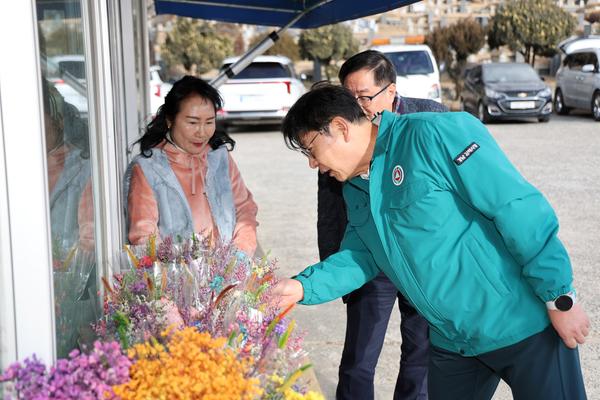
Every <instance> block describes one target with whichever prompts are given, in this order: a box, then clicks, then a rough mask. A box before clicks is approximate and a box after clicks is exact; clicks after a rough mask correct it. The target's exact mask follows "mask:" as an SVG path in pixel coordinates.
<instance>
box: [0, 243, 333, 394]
mask: <svg viewBox="0 0 600 400" xmlns="http://www.w3.org/2000/svg"><path fill="white" fill-rule="evenodd" d="M122 260H123V263H122V264H123V268H122V272H121V273H119V274H116V275H114V276H113V277H112V279H110V280H107V279H103V284H104V316H103V318H102V319H101V320H100V321H98V322H97V323H96V324H94V329H95V331H96V333H97V335H98V337H99V338H100V339H101V340H103V341H105V342H108V343H109V344H110V346H115V344H116V343H118V344H119V345H118V346H117V347H118V349H119V352H120V353H119V354H120V355H121V356H123V355H124V354H127V356H128V357H125V359H126V361H127V362H129V363H130V365H126V363H125V361H124V359H123V358H122V357H121V358H119V357H118V356H117V355H113V356H111V357H104V358H103V357H99V359H100V360H102V361H101V362H100V363H96V364H94V368H95V369H93V371H92V372H90V371H83V372H81V373H80V372H76V373H75V372H74V373H75V374H76V376H85V379H87V381H85V382H88V381H90V379H92V378H93V377H106V376H108V375H107V374H109V375H110V379H106V380H102V379H100V378H98V379H97V380H96V381H97V383H95V384H94V385H91V386H90V387H92V386H93V387H94V388H95V389H94V390H96V392H94V393H95V397H94V394H91V393H92V392H90V393H87V392H81V393H84V394H82V395H78V396H76V397H75V398H113V397H114V398H122V399H147V398H159V397H160V398H169V399H176V398H190V399H195V398H206V399H208V398H211V399H259V398H260V399H269V400H278V399H288V400H289V399H311V400H313V399H315V400H316V399H322V396H321V395H320V394H317V393H315V392H312V391H309V390H308V385H309V383H310V382H308V381H307V380H306V379H305V375H304V374H303V373H304V371H305V370H306V369H308V368H309V367H310V364H307V362H306V359H307V357H306V353H305V352H304V351H303V350H302V348H301V343H302V338H301V336H300V335H299V334H298V333H297V332H296V330H295V321H293V320H290V319H289V318H288V317H287V314H288V312H289V311H290V309H291V308H289V309H287V310H283V311H281V312H280V310H278V308H277V305H276V304H277V302H276V299H275V298H273V295H272V294H271V289H272V287H273V285H274V283H276V279H275V275H274V271H275V263H274V262H272V261H268V260H267V258H266V257H263V258H262V259H260V260H258V259H257V260H253V259H250V258H248V257H247V256H246V255H245V254H243V253H241V252H239V251H237V250H236V249H235V248H233V247H232V246H229V245H223V244H216V245H214V244H211V243H208V242H207V241H204V240H201V239H199V238H198V237H197V236H195V235H194V236H192V237H191V238H190V239H189V240H182V239H178V240H177V242H176V243H175V242H174V241H173V240H172V239H170V238H166V239H164V240H163V241H162V242H161V243H157V241H156V239H155V238H151V239H150V240H149V241H148V244H147V245H144V246H135V247H133V246H131V247H130V246H126V247H125V251H124V253H123V257H122ZM109 344H106V343H104V344H102V342H97V343H96V344H95V347H94V349H103V348H104V347H102V346H108V345H109ZM111 348H112V347H111ZM94 351H95V350H93V351H92V353H91V354H94V353H93V352H94ZM71 355H72V356H73V357H71V358H70V359H69V360H59V362H58V363H57V366H58V365H59V364H60V365H63V366H64V365H70V364H75V365H79V364H78V362H79V361H77V359H76V358H77V357H84V355H82V354H79V353H72V354H71ZM71 355H70V356H71ZM96 358H98V357H95V358H94V359H96ZM115 360H119V361H118V362H117V361H115ZM65 363H67V364H65ZM125 365H126V366H125ZM31 366H35V368H34V370H35V371H34V372H32V371H30V369H31V368H32V367H31ZM57 366H55V367H52V368H51V369H50V371H49V372H46V371H45V368H44V367H43V365H41V364H40V363H39V362H38V361H37V360H35V359H34V360H33V361H31V360H27V361H26V363H25V365H24V366H22V365H20V364H16V365H14V366H12V367H11V368H9V369H8V370H7V371H6V372H5V373H4V375H2V376H1V377H0V382H1V381H11V382H12V383H13V387H14V389H16V391H17V393H18V398H39V399H46V398H48V399H54V398H56V399H59V398H60V399H62V398H73V397H68V396H67V397H61V396H62V395H61V396H59V395H53V393H54V392H52V391H50V389H49V388H53V387H54V386H53V383H52V382H54V381H55V379H56V378H55V374H56V371H57ZM73 368H75V367H73ZM73 368H72V369H64V368H63V369H62V370H61V371H65V372H64V373H65V374H70V373H71V372H67V371H71V370H73V371H76V368H75V369H73ZM123 368H125V369H127V371H128V374H124V373H123ZM115 371H119V372H118V373H116V372H115ZM77 374H79V375H77ZM125 376H126V377H125ZM93 379H96V378H93ZM96 381H94V382H96ZM90 382H91V381H90ZM30 387H33V388H34V389H31V390H30ZM35 388H37V389H38V390H39V393H40V396H41V397H35V396H31V395H28V396H26V397H22V394H23V393H29V394H31V393H35ZM27 390H28V391H27ZM32 390H33V391H32ZM98 391H100V392H98ZM98 393H102V396H104V397H101V396H98ZM88 394H89V397H86V396H88Z"/></svg>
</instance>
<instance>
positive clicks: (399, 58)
mask: <svg viewBox="0 0 600 400" xmlns="http://www.w3.org/2000/svg"><path fill="white" fill-rule="evenodd" d="M385 55H386V57H388V58H389V59H390V61H391V62H392V63H393V64H394V67H395V68H396V74H398V75H400V76H403V75H419V74H432V73H433V64H432V62H431V57H429V53H427V52H426V51H399V52H395V53H385Z"/></svg>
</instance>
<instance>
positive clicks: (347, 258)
mask: <svg viewBox="0 0 600 400" xmlns="http://www.w3.org/2000/svg"><path fill="white" fill-rule="evenodd" d="M378 272H379V270H378V268H377V266H376V264H375V260H374V259H373V257H372V255H371V253H370V252H369V251H368V250H367V249H366V248H365V246H364V244H363V242H362V240H360V238H359V237H358V234H357V233H356V231H355V229H354V228H353V227H352V226H350V225H349V226H348V228H347V229H346V234H345V235H344V240H343V241H342V245H341V248H340V250H339V251H338V252H337V253H335V254H332V255H331V256H329V257H327V259H325V260H324V261H321V262H319V263H317V264H314V265H311V266H310V267H308V268H306V269H305V270H304V271H302V272H301V273H299V274H298V275H297V276H295V277H294V278H293V279H295V280H297V281H299V282H300V283H301V284H302V289H303V290H302V298H301V299H302V300H301V301H300V303H301V304H320V303H325V302H328V301H331V300H334V299H337V298H338V297H341V296H343V295H345V294H347V293H350V292H351V291H353V290H354V289H358V288H359V287H361V286H362V285H364V284H365V283H366V282H368V281H370V280H371V279H373V278H374V277H375V276H376V275H377V273H378Z"/></svg>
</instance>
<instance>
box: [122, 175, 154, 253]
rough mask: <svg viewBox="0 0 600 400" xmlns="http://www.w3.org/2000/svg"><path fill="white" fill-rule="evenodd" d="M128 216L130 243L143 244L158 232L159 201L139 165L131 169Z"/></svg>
mask: <svg viewBox="0 0 600 400" xmlns="http://www.w3.org/2000/svg"><path fill="white" fill-rule="evenodd" d="M127 216H128V217H129V234H128V239H129V243H131V244H143V243H145V242H146V240H147V239H148V238H149V237H150V236H151V235H153V234H158V203H157V202H156V199H155V198H154V191H153V190H152V187H150V184H149V183H148V180H147V179H146V176H145V175H144V172H143V171H142V168H141V167H140V166H139V165H135V166H134V167H133V169H132V171H131V183H130V186H129V193H128V195H127Z"/></svg>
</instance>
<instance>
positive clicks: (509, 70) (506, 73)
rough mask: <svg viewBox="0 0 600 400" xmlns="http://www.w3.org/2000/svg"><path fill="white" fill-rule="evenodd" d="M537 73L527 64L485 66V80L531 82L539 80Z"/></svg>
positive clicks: (491, 81)
mask: <svg viewBox="0 0 600 400" xmlns="http://www.w3.org/2000/svg"><path fill="white" fill-rule="evenodd" d="M539 80H540V78H539V77H538V75H537V73H536V72H535V71H534V70H533V68H531V67H530V66H529V65H526V64H507V65H486V66H485V67H484V68H483V81H484V82H488V83H494V82H531V81H539Z"/></svg>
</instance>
